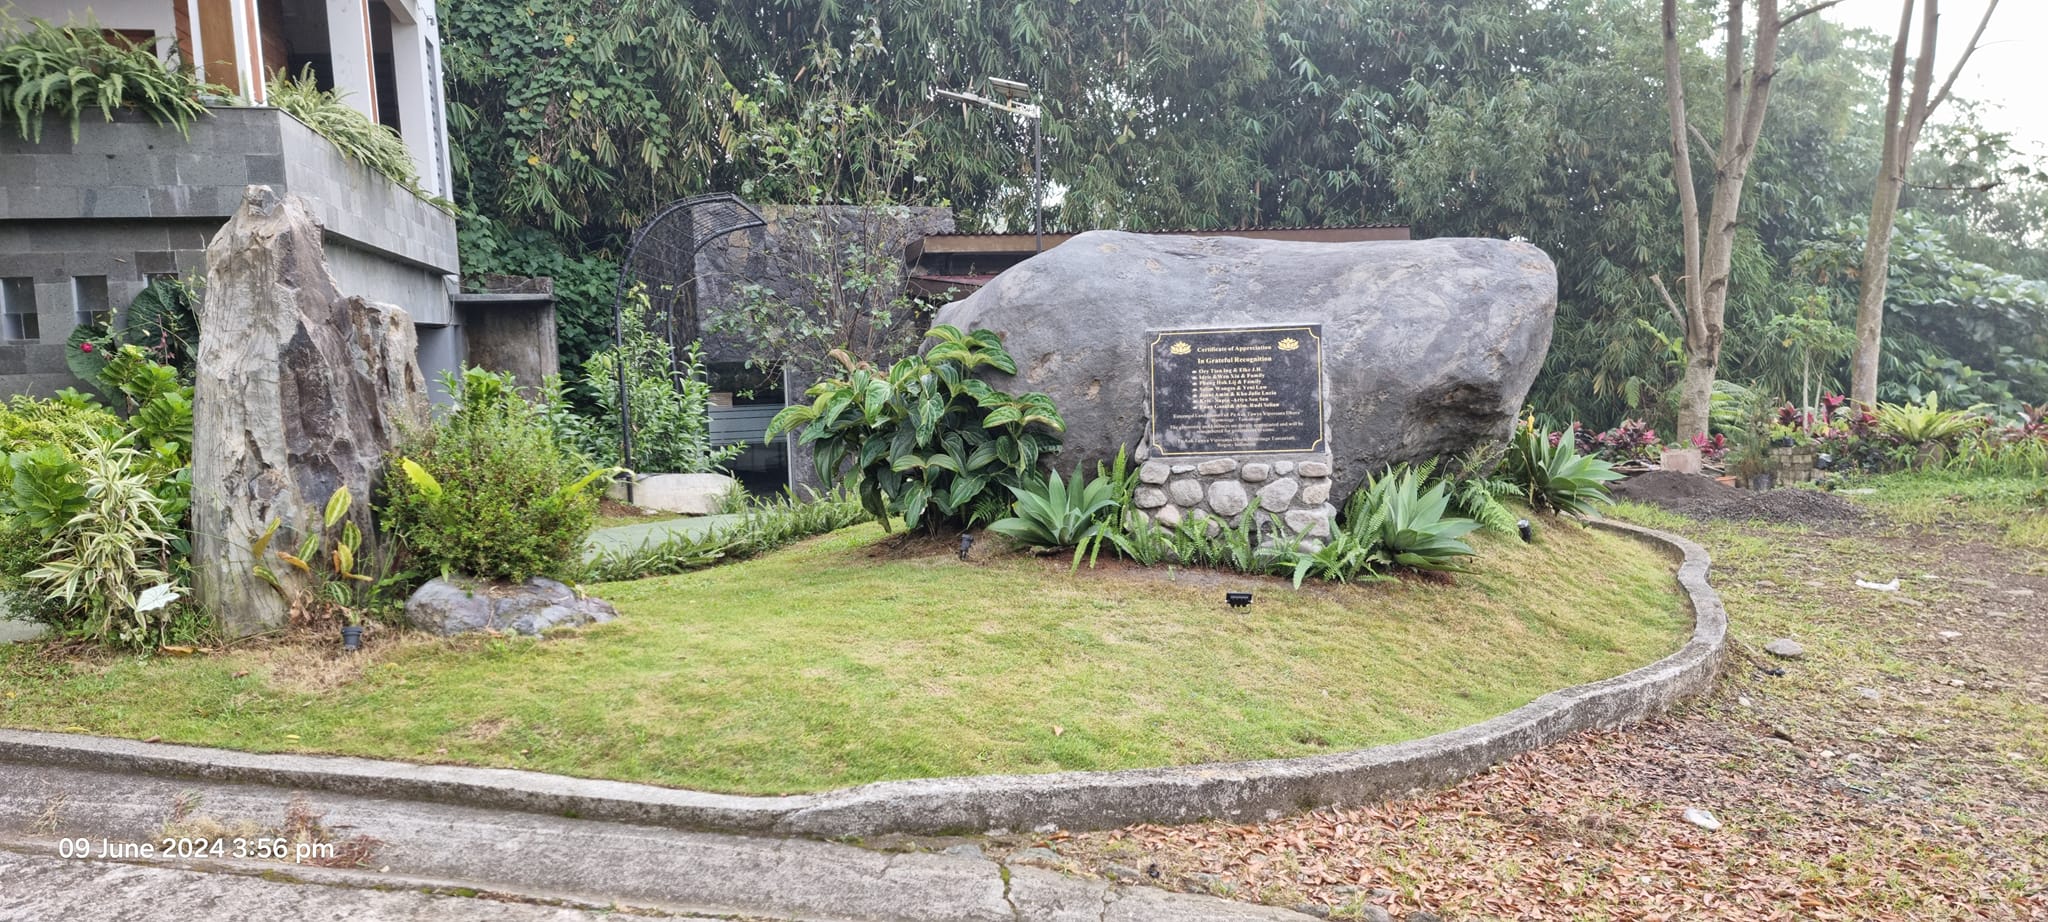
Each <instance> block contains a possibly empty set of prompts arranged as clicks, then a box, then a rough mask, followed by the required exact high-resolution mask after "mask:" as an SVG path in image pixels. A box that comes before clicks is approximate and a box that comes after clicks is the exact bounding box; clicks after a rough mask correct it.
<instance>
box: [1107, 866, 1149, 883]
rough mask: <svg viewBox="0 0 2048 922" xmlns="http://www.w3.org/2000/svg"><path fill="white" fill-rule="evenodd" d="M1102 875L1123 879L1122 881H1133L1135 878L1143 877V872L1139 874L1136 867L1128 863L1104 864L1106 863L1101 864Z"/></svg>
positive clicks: (1111, 878) (1140, 878) (1113, 878)
mask: <svg viewBox="0 0 2048 922" xmlns="http://www.w3.org/2000/svg"><path fill="white" fill-rule="evenodd" d="M1102 876H1104V877H1107V878H1109V879H1110V880H1123V881H1135V880H1142V879H1144V875H1143V874H1140V873H1138V869H1137V868H1134V867H1131V866H1130V865H1125V864H1106V865H1103V866H1102Z"/></svg>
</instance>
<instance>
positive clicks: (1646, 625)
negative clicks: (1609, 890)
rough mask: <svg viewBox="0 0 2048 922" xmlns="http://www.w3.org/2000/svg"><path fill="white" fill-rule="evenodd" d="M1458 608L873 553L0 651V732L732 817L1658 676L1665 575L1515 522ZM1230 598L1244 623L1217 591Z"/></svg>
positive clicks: (1607, 549) (1387, 736)
mask: <svg viewBox="0 0 2048 922" xmlns="http://www.w3.org/2000/svg"><path fill="white" fill-rule="evenodd" d="M1538 527H1539V531H1538V534H1539V540H1538V541H1537V543H1535V544H1533V545H1523V544H1521V543H1520V542H1519V541H1516V540H1513V539H1505V540H1503V539H1498V538H1494V537H1492V536H1485V535H1481V536H1475V537H1476V539H1477V542H1476V543H1477V544H1478V546H1479V550H1480V552H1481V554H1482V556H1481V557H1480V558H1479V560H1478V561H1476V563H1475V566H1476V568H1477V572H1475V573H1472V574H1466V575H1460V576H1458V577H1457V578H1456V580H1455V583H1454V584H1451V585H1442V584H1436V583H1430V582H1418V581H1403V582H1394V583H1379V584H1372V585H1362V586H1315V585H1311V586H1309V587H1306V588H1304V589H1302V590H1301V591H1298V592H1297V591H1295V590H1293V589H1291V588H1289V587H1288V586H1287V584H1286V583H1284V582H1281V581H1277V580H1265V579H1251V578H1244V577H1235V576H1227V575H1220V574H1212V573H1187V572H1176V573H1169V572H1167V571H1165V570H1137V569H1134V568H1130V567H1127V566H1123V565H1116V566H1111V565H1109V564H1108V563H1106V562H1105V565H1104V566H1102V567H1100V568H1098V569H1093V570H1090V569H1085V568H1084V569H1083V570H1081V571H1080V572H1079V573H1078V574H1071V575H1070V574H1069V572H1068V568H1067V565H1066V561H1065V559H1064V558H1061V559H1056V560H1052V559H1035V558H1030V557H1025V556H1016V555H1005V556H994V557H988V558H984V557H982V556H980V555H979V553H978V554H977V556H976V558H975V559H974V560H973V561H972V562H969V563H962V562H960V561H959V560H957V559H955V558H954V557H953V556H952V555H951V554H950V553H943V554H940V553H917V552H915V551H910V552H906V551H905V550H903V549H900V548H897V547H896V545H895V541H896V539H895V538H891V537H887V536H884V535H883V534H882V532H881V531H880V530H879V529H877V528H874V527H873V526H864V527H859V528H854V529H848V530H846V531H843V532H839V533H835V534H833V535H829V536H825V537H822V538H818V539H814V540H812V541H809V542H805V543H803V544H800V545H798V546H795V547H793V548H790V549H787V550H784V551H781V552H778V553H775V554H771V555H768V556H766V557H763V558H760V559H757V560H752V561H747V562H743V563H738V564H733V565H729V566H723V567H717V568H713V569H708V570H703V571H699V572H696V573H691V574H686V575H682V576H675V577H666V578H659V579H648V580H642V581H638V582H633V583H618V584H609V585H603V586H597V587H593V591H594V592H595V594H597V595H599V596H601V597H604V598H607V599H609V600H611V601H613V602H615V603H616V604H617V605H618V606H619V608H620V610H621V611H622V612H623V614H624V617H622V618H620V619H619V620H618V621H616V622H613V623H611V624H606V625H602V626H596V627H592V628H587V629H584V630H582V631H579V632H572V633H567V634H558V635H556V636H554V637H551V638H549V639H546V640H539V641H535V640H528V639H515V638H457V639H447V640H443V639H435V638H426V637H420V636H417V635H394V634H392V633H391V632H384V633H382V634H381V635H379V636H378V637H377V638H376V640H377V642H375V643H372V644H371V645H370V646H369V649H367V650H366V651H365V652H364V653H362V654H360V655H357V656H354V657H344V656H343V654H341V653H340V651H339V650H338V649H337V648H335V647H338V645H335V647H330V646H329V645H330V644H334V641H333V639H332V638H328V637H326V636H324V635H323V636H320V637H318V638H309V639H306V640H303V641H299V642H293V643H281V644H273V645H271V646H268V647H262V648H252V649H246V650H235V651H229V652H225V653H219V654H213V655H206V656H198V657H189V658H173V657H162V656H159V657H150V658H126V657H124V658H103V659H95V660H89V661H79V660H65V659H55V658H52V657H50V656H48V655H46V654H43V653H39V652H37V651H36V650H34V649H32V648H21V649H15V650H0V691H4V693H0V724H4V725H6V726H10V727H27V728H37V729H50V730H70V731H74V732H89V733H96V734H106V735H114V736H127V737H136V738H151V737H156V738H160V739H162V740H163V741H166V742H185V743H196V744H203V745H214V746H226V747H231V748H236V749H245V750H255V751H279V752H282V751H289V752H323V753H340V754H348V755H360V756H371V757H379V758H395V759H405V760H410V761H423V762H446V763H466V764H474V765H487V766H499V767H512V768H523V769H533V770H539V771H548V772H558V773H563V774H570V775H579V776H586V777H601V778H612V779H619V780H628V781H644V782H652V783H656V784H664V785H672V786H679V787H689V788H696V789H702V790H714V791H725V792H735V793H749V794H767V793H785V792H797V791H816V790H824V789H829V788H834V787H841V786H845V785H852V784H859V783H864V782H871V781H881V780H889V779H901V778H919V777H933V776H944V775H960V774H981V773H992V772H1050V771H1061V770H1079V769H1095V770H1103V769H1125V768H1140V767H1148V766H1161V765H1173V764H1191V763H1201V762H1213V761H1226V760H1238V759H1256V758H1269V757H1281V756H1298V755H1308V754H1313V753H1319V752H1329V751H1337V750H1345V749H1353V748H1359V747H1363V746H1370V745H1375V744H1380V743H1387V742H1394V741H1398V740H1404V739H1412V738H1415V737H1420V736H1425V735H1428V734H1431V733H1436V732H1439V731H1443V730H1448V729H1452V728H1455V727H1459V726H1464V725H1466V724H1470V723H1474V722H1477V721H1480V720H1484V719H1486V718H1489V717H1493V716H1496V715H1498V714H1501V713H1504V712H1506V711H1509V710H1511V709H1513V708H1515V707H1518V706H1520V705H1522V704H1526V703H1528V702H1529V701H1531V700H1533V699H1535V698H1536V697H1538V696H1540V695H1542V694H1544V693H1545V692H1548V691H1552V690H1555V689H1558V688H1563V687H1565V686H1569V685H1574V684H1578V683H1581V682H1587V681H1593V680H1597V679H1602V678H1607V677H1609V676H1613V675H1617V674H1620V673H1622V672H1626V671H1628V670H1630V669H1633V668H1635V667H1637V666H1641V665H1643V664H1646V663H1649V662H1651V661H1654V660H1655V659H1657V658H1659V657H1661V656H1664V655H1666V654H1668V653H1670V652H1671V651H1673V650H1675V649H1677V647H1678V646H1679V645H1680V644H1681V643H1682V642H1683V640H1684V638H1685V637H1686V636H1687V634H1688V633H1689V630H1690V625H1691V617H1690V613H1689V611H1688V610H1687V609H1686V608H1685V606H1684V603H1683V601H1682V599H1681V597H1680V594H1679V592H1678V590H1677V587H1676V582H1675V580H1674V578H1673V576H1672V572H1673V569H1674V564H1673V562H1672V561H1671V560H1670V559H1668V558H1667V557H1666V556H1665V555H1664V554H1663V553H1662V552H1661V551H1659V550H1658V549H1656V548H1654V547H1651V546H1648V545H1646V544H1643V543H1641V542H1638V541H1635V540H1633V539H1631V538H1628V537H1625V536H1620V535H1615V534H1611V533H1606V532H1599V531H1592V530H1587V529H1582V528H1579V527H1577V526H1574V525H1571V524H1568V523H1563V522H1555V523H1545V522H1539V526H1538ZM1242 588H1250V589H1252V591H1254V592H1255V593H1256V601H1255V602H1254V603H1253V605H1252V606H1251V607H1250V608H1249V609H1246V610H1237V611H1233V610H1232V609H1229V608H1228V607H1226V606H1225V605H1224V602H1223V593H1224V591H1225V590H1226V589H1242Z"/></svg>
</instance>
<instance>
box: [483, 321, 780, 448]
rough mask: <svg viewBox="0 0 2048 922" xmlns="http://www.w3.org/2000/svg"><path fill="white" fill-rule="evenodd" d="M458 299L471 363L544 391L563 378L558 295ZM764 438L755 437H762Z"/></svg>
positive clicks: (757, 434) (525, 385)
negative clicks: (545, 382)
mask: <svg viewBox="0 0 2048 922" xmlns="http://www.w3.org/2000/svg"><path fill="white" fill-rule="evenodd" d="M454 297H455V311H456V314H457V316H458V317H459V318H460V320H461V322H462V339H463V344H464V346H465V347H466V348H467V351H468V353H469V355H468V358H467V359H466V361H468V363H469V364H471V365H475V366H477V367H479V368H488V369H490V370H491V371H496V372H504V373H509V374H511V375H512V377H513V378H514V379H516V380H517V381H518V382H519V383H520V385H521V386H524V387H539V386H540V383H541V379H543V378H545V377H547V376H548V375H553V374H560V373H561V370H562V366H561V355H560V353H558V352H557V351H556V350H555V349H554V348H553V347H554V343H555V296H554V295H552V294H545V293H535V294H457V295H455V296H454ZM537 345H544V348H536V346H537ZM759 435H760V433H755V436H756V437H757V438H758V436H759Z"/></svg>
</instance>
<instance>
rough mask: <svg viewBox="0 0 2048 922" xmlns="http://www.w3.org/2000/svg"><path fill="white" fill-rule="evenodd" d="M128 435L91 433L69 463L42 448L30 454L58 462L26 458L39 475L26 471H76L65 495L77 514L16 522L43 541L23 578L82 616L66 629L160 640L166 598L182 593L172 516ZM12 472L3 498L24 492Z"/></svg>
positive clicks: (137, 641)
mask: <svg viewBox="0 0 2048 922" xmlns="http://www.w3.org/2000/svg"><path fill="white" fill-rule="evenodd" d="M132 438H133V436H132V435H128V436H122V437H120V438H109V437H107V436H106V435H104V434H99V433H95V434H94V436H93V437H92V438H91V439H90V440H89V441H88V443H87V445H86V447H85V449H84V450H83V451H82V452H81V453H80V456H79V460H78V461H76V462H71V461H68V460H65V459H62V458H61V456H60V455H58V454H57V453H56V452H55V451H50V450H48V449H43V450H39V451H38V452H37V453H35V454H37V455H39V456H40V457H38V458H37V459H35V460H37V461H53V460H54V461H61V462H62V463H61V464H51V465H48V466H44V465H40V464H35V463H31V465H30V466H29V467H28V468H27V470H40V471H41V473H40V474H28V475H27V476H28V477H30V478H32V479H33V478H38V477H50V478H63V481H64V482H65V484H66V486H68V485H69V483H70V478H71V477H72V476H73V475H76V476H77V478H78V481H79V482H80V483H82V486H83V490H82V491H81V492H79V493H76V494H74V495H73V496H72V497H70V501H72V502H74V503H75V505H76V507H77V512H76V513H75V514H73V515H72V516H71V517H70V518H69V519H68V520H66V521H64V522H62V523H61V524H59V525H56V526H55V527H49V526H48V523H47V522H45V524H44V525H43V526H42V527H37V526H36V524H35V520H33V519H23V521H26V522H27V524H29V525H30V527H32V528H34V530H35V532H36V533H37V534H38V535H39V536H41V537H42V538H43V539H44V540H45V541H46V542H47V545H46V548H47V549H46V550H45V551H44V553H43V556H42V564H41V566H39V567H37V568H36V569H34V570H31V571H29V572H28V573H27V574H24V576H25V578H26V579H27V580H28V581H30V582H32V583H35V584H37V585H39V586H40V587H41V588H42V589H44V590H45V591H46V592H47V593H48V594H49V596H50V598H51V599H52V600H53V601H55V602H57V603H59V604H60V605H61V606H62V608H61V611H60V613H61V614H64V615H72V616H82V619H83V620H82V624H75V625H72V626H73V627H82V628H83V630H84V632H85V633H87V634H89V635H90V636H92V637H93V638H95V639H97V640H101V641H107V640H114V641H118V642H120V643H123V644H127V645H131V646H134V645H144V644H148V643H163V642H164V641H165V640H167V639H168V630H167V629H168V627H169V625H170V619H169V617H168V616H169V614H170V609H169V603H170V602H173V601H175V600H176V599H177V597H178V596H179V595H182V594H183V591H182V589H180V588H179V587H178V586H177V577H176V576H175V575H174V571H175V570H176V569H178V568H179V565H180V564H179V561H178V559H177V558H179V556H180V555H178V554H176V552H175V551H174V548H173V540H174V539H175V538H176V534H175V525H174V520H173V519H172V518H170V517H169V516H167V515H166V508H165V507H166V503H165V502H164V500H163V499H161V498H159V497H158V496H157V494H156V492H155V491H154V489H153V484H152V483H151V480H150V478H149V476H148V475H147V474H145V473H143V471H142V469H143V468H144V467H146V464H147V459H145V458H144V456H143V454H142V453H141V452H138V451H136V450H135V449H133V448H130V447H128V442H129V441H130V440H131V439H132ZM44 452H47V454H45V453H44ZM15 457H16V458H17V459H19V458H20V457H21V456H20V455H16V456H15ZM15 470H16V488H15V489H14V490H13V491H12V492H13V499H11V500H10V503H11V504H13V503H18V502H19V501H20V500H21V498H22V495H23V492H24V491H23V490H21V489H20V486H21V480H22V478H23V476H24V468H23V467H21V466H17V467H16V468H15ZM53 482H54V481H53ZM53 482H46V483H45V484H44V485H43V486H40V487H38V488H37V491H36V492H38V493H43V492H44V491H45V490H47V489H49V488H50V486H51V483H53ZM45 495H47V494H45ZM17 518H20V517H19V516H17Z"/></svg>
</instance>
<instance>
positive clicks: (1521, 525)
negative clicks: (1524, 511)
mask: <svg viewBox="0 0 2048 922" xmlns="http://www.w3.org/2000/svg"><path fill="white" fill-rule="evenodd" d="M1515 531H1518V532H1520V533H1521V534H1522V543H1523V544H1528V543H1529V542H1531V541H1534V540H1536V529H1534V528H1531V527H1529V520H1528V519H1518V520H1516V521H1515Z"/></svg>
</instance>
